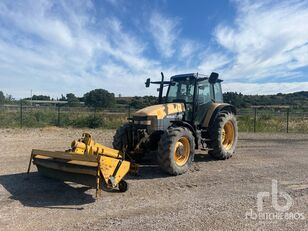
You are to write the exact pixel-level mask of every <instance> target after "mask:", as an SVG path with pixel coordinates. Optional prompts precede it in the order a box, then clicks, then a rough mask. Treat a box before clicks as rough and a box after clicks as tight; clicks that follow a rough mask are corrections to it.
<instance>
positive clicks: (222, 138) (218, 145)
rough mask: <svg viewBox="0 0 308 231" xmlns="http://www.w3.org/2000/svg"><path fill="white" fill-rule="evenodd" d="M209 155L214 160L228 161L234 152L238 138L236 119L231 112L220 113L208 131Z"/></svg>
mask: <svg viewBox="0 0 308 231" xmlns="http://www.w3.org/2000/svg"><path fill="white" fill-rule="evenodd" d="M209 136H210V140H211V141H210V142H209V147H210V150H209V154H210V155H211V156H213V157H214V158H216V159H220V160H225V159H229V158H230V157H231V156H232V155H233V154H234V151H235V148H236V145H237V138H238V128H237V121H236V117H235V115H234V114H233V113H231V112H220V113H219V115H218V116H217V118H216V119H215V121H214V123H213V126H212V127H211V129H210V131H209Z"/></svg>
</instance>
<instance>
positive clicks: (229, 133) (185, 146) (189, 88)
mask: <svg viewBox="0 0 308 231" xmlns="http://www.w3.org/2000/svg"><path fill="white" fill-rule="evenodd" d="M161 76H162V79H161V81H154V82H152V81H151V80H150V79H147V81H146V83H145V84H146V87H149V86H150V84H159V86H160V87H159V89H158V91H159V97H158V104H157V105H153V106H149V107H146V108H143V109H141V110H139V111H137V112H136V113H135V114H134V115H133V117H132V118H129V119H128V123H126V124H124V125H123V126H121V127H120V128H118V130H117V131H116V134H115V136H114V139H113V147H114V148H115V149H117V150H123V149H125V151H126V153H127V155H126V156H127V157H128V158H130V159H131V160H137V161H138V160H139V159H141V158H142V156H143V155H144V154H145V153H147V152H148V151H149V150H152V151H156V153H157V159H158V162H159V164H160V166H161V168H162V169H163V170H164V171H165V172H167V173H169V174H171V175H179V174H182V173H184V172H186V171H187V170H188V169H189V167H190V166H191V163H192V161H193V160H194V154H195V150H196V149H203V150H208V153H209V154H210V155H211V156H213V157H214V158H217V159H228V158H230V157H231V156H232V154H233V153H234V151H235V147H236V144H237V137H238V128H237V121H236V117H235V114H236V109H235V107H234V106H232V105H230V104H227V103H223V94H222V90H221V82H222V80H221V79H219V78H218V77H219V75H218V74H217V73H214V72H213V73H211V75H210V76H205V75H201V74H198V73H191V74H181V75H175V76H172V77H171V78H170V80H169V81H164V75H163V73H161ZM165 87H167V88H168V89H167V93H166V96H165V97H163V89H164V88H165Z"/></svg>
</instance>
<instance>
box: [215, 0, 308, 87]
mask: <svg viewBox="0 0 308 231" xmlns="http://www.w3.org/2000/svg"><path fill="white" fill-rule="evenodd" d="M236 4H237V9H238V14H237V17H236V20H235V25H234V26H230V25H219V26H218V27H217V28H216V30H215V33H214V35H215V37H216V40H217V42H218V44H220V45H221V46H222V47H223V48H224V49H225V51H226V52H227V53H228V54H229V60H230V63H231V62H232V65H230V67H228V68H226V69H225V70H224V71H223V74H224V76H225V77H226V78H228V79H235V80H236V79H238V80H239V79H242V80H244V81H249V82H253V81H256V80H261V79H263V78H269V77H271V78H272V80H273V79H274V78H276V79H277V80H276V81H280V80H281V79H282V80H283V79H285V78H287V77H288V76H294V75H297V74H298V71H297V68H299V67H305V66H308V59H307V53H306V51H307V43H308V23H307V19H308V2H307V1H304V2H299V1H284V2H283V1H282V2H274V3H273V2H269V1H257V2H254V1H236ZM230 54H231V55H230Z"/></svg>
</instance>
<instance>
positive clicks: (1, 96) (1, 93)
mask: <svg viewBox="0 0 308 231" xmlns="http://www.w3.org/2000/svg"><path fill="white" fill-rule="evenodd" d="M4 101H5V96H4V94H3V92H2V91H0V104H4Z"/></svg>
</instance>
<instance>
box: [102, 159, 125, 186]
mask: <svg viewBox="0 0 308 231" xmlns="http://www.w3.org/2000/svg"><path fill="white" fill-rule="evenodd" d="M119 161H121V160H119V159H114V158H111V157H108V156H102V157H101V158H100V169H101V172H102V174H103V177H104V179H105V182H106V184H109V183H110V182H109V179H110V177H112V176H113V175H114V171H115V169H116V167H117V165H118V163H119ZM129 168H130V162H128V161H122V163H121V165H120V167H119V168H118V170H117V172H116V174H115V176H114V184H115V185H117V184H118V183H119V182H120V181H121V180H122V178H123V177H124V176H125V175H126V174H127V173H128V171H129Z"/></svg>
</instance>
